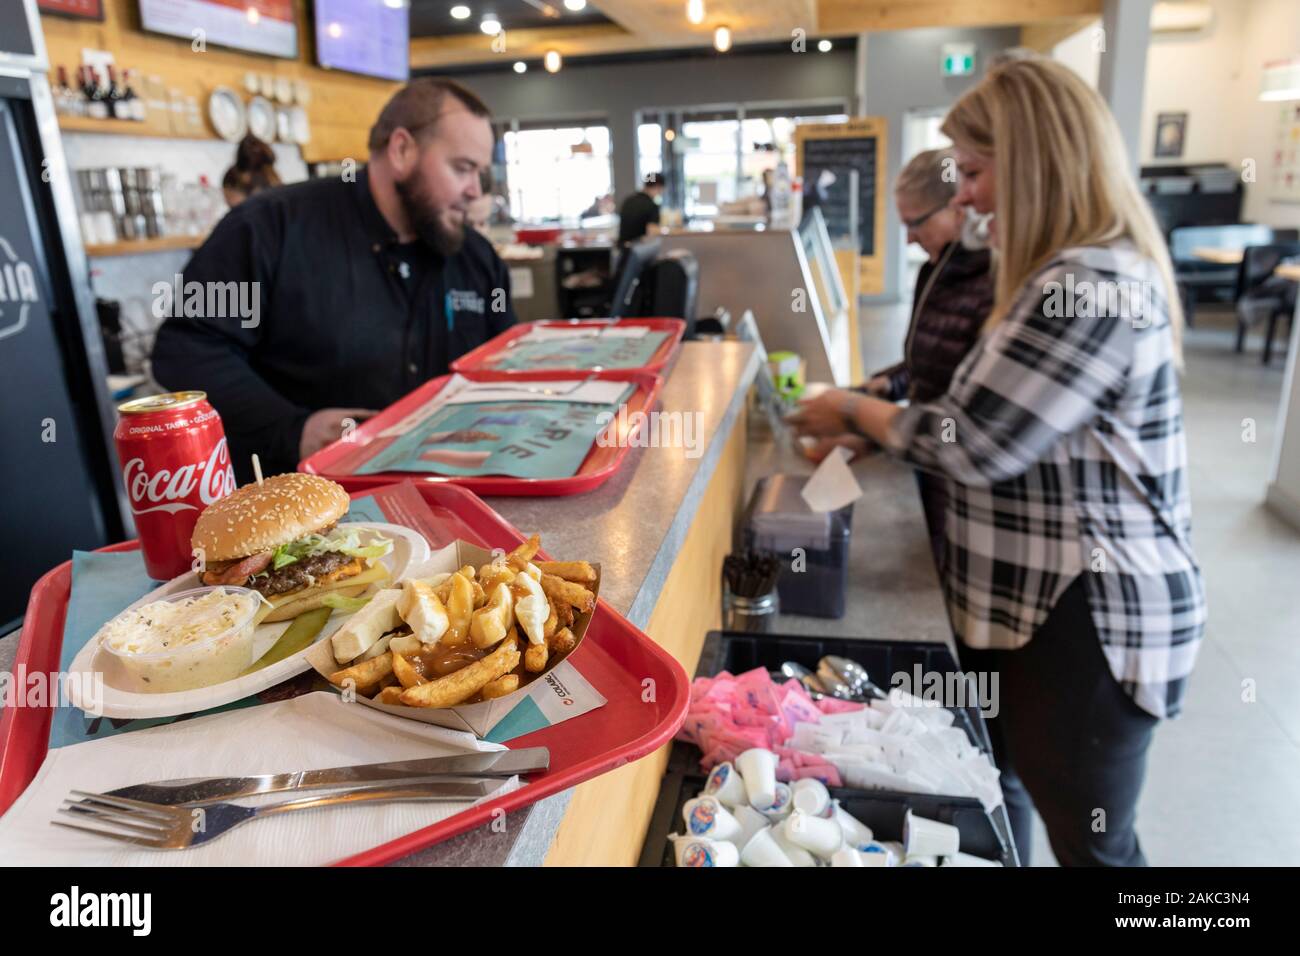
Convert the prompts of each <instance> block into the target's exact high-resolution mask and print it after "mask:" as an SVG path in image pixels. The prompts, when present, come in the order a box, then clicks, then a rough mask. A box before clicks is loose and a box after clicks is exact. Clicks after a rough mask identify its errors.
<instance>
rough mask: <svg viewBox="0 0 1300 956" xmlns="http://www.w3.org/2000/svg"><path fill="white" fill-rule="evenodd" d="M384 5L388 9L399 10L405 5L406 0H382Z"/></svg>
mask: <svg viewBox="0 0 1300 956" xmlns="http://www.w3.org/2000/svg"><path fill="white" fill-rule="evenodd" d="M384 6H386V7H388V8H389V9H390V10H401V9H404V8H405V7H406V0H384Z"/></svg>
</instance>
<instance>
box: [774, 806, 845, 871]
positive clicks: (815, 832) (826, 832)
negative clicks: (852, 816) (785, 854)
mask: <svg viewBox="0 0 1300 956" xmlns="http://www.w3.org/2000/svg"><path fill="white" fill-rule="evenodd" d="M785 835H786V839H788V840H789V841H790V842H791V843H793V844H795V845H796V846H801V847H803V848H804V849H805V850H807V851H808V852H809V853H812V854H815V855H816V856H819V857H821V858H822V859H824V860H829V859H830V858H831V857H832V856H834V855H835V851H836V850H838V849H840V848H841V847H842V846H844V831H843V830H841V829H840V825H839V824H838V823H836V822H835V821H834V820H826V819H823V818H822V817H815V816H813V815H812V814H810V813H804V812H803V811H802V810H795V811H794V812H793V813H792V814H790V819H788V820H786V821H785Z"/></svg>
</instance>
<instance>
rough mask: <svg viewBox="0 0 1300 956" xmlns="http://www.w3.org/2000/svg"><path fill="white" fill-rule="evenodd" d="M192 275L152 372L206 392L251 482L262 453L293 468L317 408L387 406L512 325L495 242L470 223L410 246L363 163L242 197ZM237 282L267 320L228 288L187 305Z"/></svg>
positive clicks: (270, 462)
mask: <svg viewBox="0 0 1300 956" xmlns="http://www.w3.org/2000/svg"><path fill="white" fill-rule="evenodd" d="M169 278H170V277H169ZM182 281H183V286H182V287H181V289H182V292H183V302H182V303H181V304H178V305H176V306H173V307H171V308H170V309H169V310H168V311H167V314H168V315H170V316H171V317H169V318H167V319H166V321H164V322H163V324H162V326H161V328H160V329H159V331H158V336H157V339H156V340H155V343H154V348H153V374H154V377H155V378H156V379H157V380H158V382H159V383H160V384H161V385H163V386H164V387H165V388H168V389H191V388H197V389H202V390H203V391H205V392H207V393H208V398H209V400H210V401H211V402H212V405H213V407H215V408H216V409H217V411H218V412H219V413H220V414H221V420H222V422H223V424H224V425H225V429H226V435H227V437H228V438H229V441H230V451H231V455H232V458H233V460H234V465H235V473H236V475H237V476H239V478H240V480H241V481H247V480H249V477H250V476H251V473H252V472H251V465H250V459H249V456H250V455H251V454H252V453H253V452H256V453H257V454H258V455H259V457H260V459H261V464H262V469H263V471H264V472H266V473H277V472H281V471H292V470H293V469H294V468H295V467H296V466H297V463H298V443H299V440H300V438H301V436H302V427H303V422H304V421H305V420H306V418H307V416H308V415H309V414H311V412H313V411H316V410H318V409H321V408H329V407H355V408H376V409H380V408H384V407H385V406H387V405H390V404H392V403H393V402H394V401H396V400H397V399H399V398H401V397H402V396H403V395H405V394H407V393H408V392H410V391H411V390H412V389H414V388H415V387H416V386H418V385H420V384H422V383H423V382H425V381H427V380H428V379H430V378H433V377H434V376H437V375H442V374H444V373H445V372H446V371H447V367H448V364H449V363H450V362H451V361H452V360H453V359H455V358H457V357H459V356H461V355H463V354H464V353H466V352H468V351H469V350H470V349H473V348H475V347H476V346H478V345H481V344H482V343H484V342H485V341H487V340H488V339H489V338H492V337H493V336H495V335H497V334H499V333H500V332H502V331H504V330H505V329H506V328H508V327H509V326H511V325H513V324H514V322H515V314H514V309H513V306H512V305H511V301H510V277H509V272H508V270H507V269H506V266H505V264H504V263H503V262H502V261H501V259H500V258H499V257H498V256H497V255H496V253H495V252H494V251H493V249H492V246H491V244H490V243H489V242H488V241H487V239H485V238H484V237H483V236H481V235H479V234H478V233H477V232H475V231H474V230H472V229H470V230H468V231H467V235H466V238H465V245H464V247H463V248H462V249H461V251H460V252H459V253H457V254H456V255H454V256H450V257H443V256H440V255H438V254H437V253H435V252H434V251H433V250H432V249H430V248H429V247H427V246H426V245H424V244H423V243H422V242H419V241H416V242H409V243H399V242H398V241H397V236H396V235H395V234H394V232H393V230H392V229H391V228H390V227H389V225H388V223H387V222H386V221H385V220H384V218H383V216H382V215H381V214H380V212H379V209H378V207H377V206H376V205H375V202H374V199H373V198H372V196H371V194H370V188H369V185H368V183H367V179H366V172H365V170H364V169H363V170H362V171H361V172H359V173H358V175H357V177H356V181H355V182H345V181H343V180H342V179H340V178H329V179H319V180H312V181H310V182H305V183H298V184H296V185H292V186H284V187H280V188H277V189H272V190H268V191H266V192H261V193H258V194H257V195H255V196H253V197H251V198H250V199H248V200H246V201H245V202H243V203H241V204H240V205H239V206H237V207H235V208H234V209H232V210H231V211H230V212H229V213H228V214H227V215H226V217H225V218H224V219H222V220H221V222H219V223H218V224H217V227H216V228H215V229H214V230H213V232H212V235H211V236H210V237H209V238H208V240H207V241H206V242H205V243H204V244H203V245H202V246H201V247H200V248H199V249H198V250H197V251H196V252H195V253H194V256H193V257H192V258H191V259H190V261H189V263H188V264H187V265H186V266H185V270H184V272H183V274H182ZM231 281H234V282H237V283H248V285H244V286H241V287H240V288H241V290H243V292H244V295H245V296H246V297H247V298H246V299H245V300H243V301H245V302H246V304H247V306H248V307H247V308H245V309H243V310H242V312H243V313H245V314H246V313H248V312H250V311H252V307H253V305H254V303H255V304H256V306H257V311H258V315H257V322H256V325H253V323H252V319H251V318H246V317H244V315H241V314H240V312H241V310H238V309H234V308H231V307H229V306H225V307H222V306H221V302H222V299H220V298H217V299H215V300H214V299H212V298H211V297H210V296H208V297H205V298H204V300H203V301H204V303H205V306H206V307H205V308H203V309H196V308H191V307H190V306H191V305H192V303H193V299H192V297H191V295H190V293H191V292H192V291H195V290H197V289H204V290H207V289H209V288H213V287H214V284H219V283H228V282H231ZM194 282H198V283H201V284H202V285H201V286H198V287H195V286H191V285H190V283H194ZM254 282H256V283H258V286H257V293H256V296H254V295H253V291H252V290H253V287H252V285H251V283H254ZM168 284H170V285H173V286H174V285H175V283H168ZM158 291H159V290H158V289H157V287H156V288H155V292H156V293H157V292H158ZM173 298H176V297H175V296H173ZM158 299H159V297H158V295H155V314H157V312H158V311H161V309H160V306H159V304H158ZM165 305H166V303H164V306H165ZM213 305H216V306H217V308H215V309H214V308H211V306H213ZM182 311H186V312H189V313H190V314H182V315H176V314H175V313H177V312H182ZM195 312H199V313H201V314H194V313H195ZM213 312H217V313H221V314H209V313H213ZM245 325H250V326H251V327H249V328H245V327H244V326H245Z"/></svg>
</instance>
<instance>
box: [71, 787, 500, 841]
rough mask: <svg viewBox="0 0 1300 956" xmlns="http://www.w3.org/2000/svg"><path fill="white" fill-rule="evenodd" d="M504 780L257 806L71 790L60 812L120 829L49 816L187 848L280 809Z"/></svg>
mask: <svg viewBox="0 0 1300 956" xmlns="http://www.w3.org/2000/svg"><path fill="white" fill-rule="evenodd" d="M503 782H504V781H502V780H501V779H499V778H492V779H488V778H469V779H466V778H459V779H456V780H445V781H435V782H426V783H418V784H405V785H402V786H393V787H372V788H368V789H364V790H345V791H343V792H341V793H325V794H315V795H313V796H310V797H302V798H300V799H297V800H284V801H281V802H279V803H268V804H263V805H262V806H259V807H242V806H239V805H238V804H235V803H214V804H212V805H210V806H207V807H166V806H162V805H160V804H156V803H145V802H144V801H143V800H128V799H126V798H125V797H112V796H109V795H107V794H103V793H86V792H85V791H82V790H73V791H72V792H71V794H70V795H69V797H68V799H67V800H65V801H64V804H63V806H61V807H60V808H59V812H60V813H62V814H66V815H67V816H70V817H73V818H75V819H80V820H84V821H86V822H87V823H90V822H93V823H96V824H101V825H102V827H115V828H117V829H103V828H101V826H86V825H84V824H82V823H65V822H63V821H61V820H51V821H50V822H51V823H52V824H53V825H54V826H56V827H65V828H67V829H69V830H79V831H81V832H83V833H93V834H96V835H97V836H102V837H107V838H109V839H111V840H118V841H120V842H122V843H130V844H133V845H135V846H144V847H151V848H153V849H159V850H185V849H189V848H190V847H195V846H202V845H203V844H205V843H208V842H210V841H212V840H215V839H217V837H220V836H223V835H225V834H226V833H229V832H230V831H231V830H233V829H234V828H235V827H237V826H239V825H240V824H243V823H247V822H248V821H249V820H257V819H260V818H262V817H269V816H273V815H276V814H281V813H293V812H296V811H298V810H316V809H320V808H322V807H333V806H347V805H350V804H354V803H404V802H447V801H461V800H476V799H479V798H481V797H486V796H488V795H489V794H490V793H492V792H493V791H494V790H496V789H497V788H498V787H500V786H501V784H502V783H503ZM74 798H76V799H74ZM122 831H126V832H122Z"/></svg>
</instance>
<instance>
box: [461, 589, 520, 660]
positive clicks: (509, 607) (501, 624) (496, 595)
mask: <svg viewBox="0 0 1300 956" xmlns="http://www.w3.org/2000/svg"><path fill="white" fill-rule="evenodd" d="M514 609H515V601H514V597H513V596H512V595H511V593H510V585H508V584H498V585H497V586H496V588H495V589H494V590H493V591H492V599H491V601H489V602H488V603H487V604H486V605H484V606H483V607H482V608H480V609H479V610H477V611H475V612H474V616H473V618H471V619H470V624H469V636H470V639H471V640H472V641H473V642H474V646H475V647H482V648H485V649H486V648H489V647H494V646H496V644H497V643H498V642H500V641H502V640H504V639H505V636H506V632H507V631H509V630H510V624H511V622H512V620H513V614H514Z"/></svg>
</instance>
